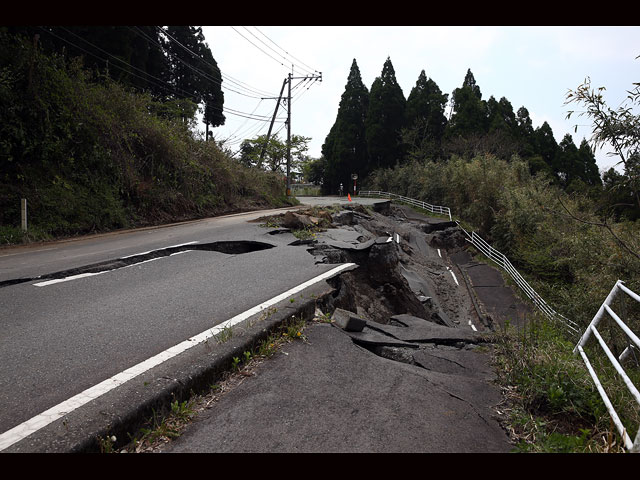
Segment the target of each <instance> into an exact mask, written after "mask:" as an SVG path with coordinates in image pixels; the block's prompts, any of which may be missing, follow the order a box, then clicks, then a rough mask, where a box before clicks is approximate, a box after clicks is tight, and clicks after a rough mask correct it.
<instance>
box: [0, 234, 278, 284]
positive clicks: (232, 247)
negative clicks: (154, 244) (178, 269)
mask: <svg viewBox="0 0 640 480" xmlns="http://www.w3.org/2000/svg"><path fill="white" fill-rule="evenodd" d="M273 247H275V245H271V244H268V243H264V242H257V241H251V240H236V241H233V240H232V241H220V242H209V243H196V242H189V243H185V244H182V245H174V246H170V247H165V248H159V249H156V250H150V251H148V252H141V253H138V254H134V255H127V256H125V257H120V258H117V259H114V260H107V261H104V262H99V263H94V264H91V265H85V266H82V267H77V268H73V269H69V270H63V271H59V272H53V273H48V274H43V275H38V276H36V277H22V278H15V279H10V280H3V281H0V288H2V287H7V286H9V285H16V284H18V283H25V282H32V281H38V282H39V283H38V284H36V285H43V284H47V283H50V282H53V281H59V280H62V279H69V278H73V277H80V276H89V275H98V274H100V273H104V272H110V271H113V270H117V269H119V268H125V267H130V266H133V265H139V264H141V263H144V262H149V261H152V260H156V259H158V258H162V257H170V256H172V255H178V254H181V253H185V252H189V251H193V250H200V251H208V252H220V253H225V254H228V255H239V254H243V253H250V252H257V251H260V250H266V249H269V248H273Z"/></svg>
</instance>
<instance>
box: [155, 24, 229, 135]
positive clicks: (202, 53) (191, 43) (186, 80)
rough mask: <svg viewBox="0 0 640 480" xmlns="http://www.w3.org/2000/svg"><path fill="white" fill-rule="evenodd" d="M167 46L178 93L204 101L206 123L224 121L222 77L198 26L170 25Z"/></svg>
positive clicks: (194, 99)
mask: <svg viewBox="0 0 640 480" xmlns="http://www.w3.org/2000/svg"><path fill="white" fill-rule="evenodd" d="M167 34H168V37H169V41H168V42H167V45H168V50H169V53H170V55H171V68H172V73H173V74H172V81H173V83H174V85H175V87H176V89H177V90H178V94H179V95H184V96H185V97H186V98H189V99H190V100H191V101H193V102H194V103H195V104H197V105H199V104H201V103H204V104H205V109H204V111H205V118H204V120H205V123H207V125H209V124H211V125H212V126H213V127H217V126H219V125H223V124H224V122H225V117H224V115H223V113H222V104H223V102H224V95H223V92H222V77H221V74H220V69H219V68H218V65H217V63H216V62H215V60H214V59H213V55H212V54H211V50H210V49H209V47H208V45H207V44H206V43H205V41H204V35H203V34H202V28H201V27H192V26H184V25H183V26H169V27H167Z"/></svg>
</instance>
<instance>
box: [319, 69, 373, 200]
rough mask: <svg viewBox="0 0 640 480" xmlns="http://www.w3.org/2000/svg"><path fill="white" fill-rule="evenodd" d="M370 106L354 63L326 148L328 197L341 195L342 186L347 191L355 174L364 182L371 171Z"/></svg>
mask: <svg viewBox="0 0 640 480" xmlns="http://www.w3.org/2000/svg"><path fill="white" fill-rule="evenodd" d="M368 106H369V91H368V90H367V87H366V86H365V85H364V83H363V82H362V77H361V75H360V69H359V68H358V64H357V63H356V60H355V59H353V62H352V64H351V70H350V71H349V76H348V78H347V84H346V86H345V90H344V93H343V94H342V97H341V99H340V105H339V107H338V115H337V117H336V121H335V123H334V124H333V126H332V127H331V130H330V132H329V134H328V135H327V138H326V139H325V142H324V144H323V145H322V155H323V157H324V159H325V162H326V164H325V172H324V183H323V190H324V191H325V192H326V193H335V192H337V191H338V188H339V186H340V183H342V184H343V186H344V188H345V189H347V187H348V185H350V181H351V174H352V173H356V174H358V176H359V177H360V178H362V177H364V176H365V175H366V174H367V173H368V171H369V170H368V165H367V163H368V162H367V159H368V157H367V143H366V138H365V118H366V116H367V110H368Z"/></svg>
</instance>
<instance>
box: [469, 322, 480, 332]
mask: <svg viewBox="0 0 640 480" xmlns="http://www.w3.org/2000/svg"><path fill="white" fill-rule="evenodd" d="M469 325H471V329H472V330H473V331H474V332H477V331H478V330H477V329H476V326H475V325H474V324H473V323H471V320H469Z"/></svg>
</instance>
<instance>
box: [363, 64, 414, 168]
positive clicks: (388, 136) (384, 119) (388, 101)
mask: <svg viewBox="0 0 640 480" xmlns="http://www.w3.org/2000/svg"><path fill="white" fill-rule="evenodd" d="M406 103H407V101H406V99H405V97H404V94H403V93H402V89H401V88H400V85H398V82H397V80H396V74H395V70H394V69H393V65H392V63H391V59H390V58H387V60H386V61H385V62H384V66H383V67H382V74H381V75H380V76H379V77H377V78H376V79H375V80H374V82H373V85H372V86H371V92H370V94H369V110H368V113H367V118H366V121H365V126H366V138H367V148H368V151H369V161H370V166H371V167H372V168H380V167H383V168H384V167H391V166H394V165H395V164H396V163H397V162H399V161H400V160H401V159H402V157H403V153H404V152H403V147H402V136H401V130H402V127H403V126H404V121H405V108H406Z"/></svg>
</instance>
